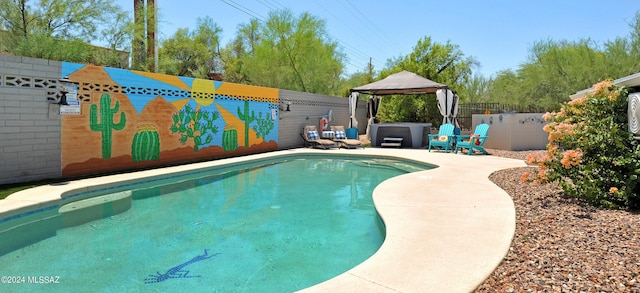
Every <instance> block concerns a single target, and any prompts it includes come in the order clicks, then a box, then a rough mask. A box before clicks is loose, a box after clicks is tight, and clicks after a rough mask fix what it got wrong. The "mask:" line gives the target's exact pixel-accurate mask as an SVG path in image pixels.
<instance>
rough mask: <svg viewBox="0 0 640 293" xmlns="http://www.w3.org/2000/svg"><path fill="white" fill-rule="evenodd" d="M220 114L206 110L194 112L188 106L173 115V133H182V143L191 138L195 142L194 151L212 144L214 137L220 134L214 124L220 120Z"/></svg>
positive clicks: (171, 127) (171, 128)
mask: <svg viewBox="0 0 640 293" xmlns="http://www.w3.org/2000/svg"><path fill="white" fill-rule="evenodd" d="M219 116H220V114H219V113H218V112H215V111H214V112H208V111H206V110H194V109H192V108H191V106H190V105H186V106H185V107H184V108H182V109H181V110H180V112H178V113H174V114H173V124H172V125H171V126H170V130H171V133H176V132H178V133H180V134H181V136H180V142H181V143H183V144H184V143H186V142H187V141H188V140H189V139H190V138H191V139H193V142H194V144H195V145H194V147H193V148H194V151H196V152H197V151H198V150H200V149H201V148H203V147H205V146H208V145H210V144H211V141H212V140H213V135H215V134H217V133H218V126H217V125H214V124H213V122H214V121H215V120H217V119H218V117H219Z"/></svg>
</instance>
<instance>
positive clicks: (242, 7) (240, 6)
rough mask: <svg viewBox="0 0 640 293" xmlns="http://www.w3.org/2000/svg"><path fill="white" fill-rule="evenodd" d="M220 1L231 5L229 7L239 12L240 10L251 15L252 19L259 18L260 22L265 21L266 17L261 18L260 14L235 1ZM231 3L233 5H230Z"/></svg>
mask: <svg viewBox="0 0 640 293" xmlns="http://www.w3.org/2000/svg"><path fill="white" fill-rule="evenodd" d="M220 1H222V2H223V3H225V4H227V5H229V6H231V7H233V8H235V9H237V10H240V11H242V12H244V13H245V14H247V15H249V16H251V17H254V18H257V19H258V20H260V21H264V17H262V16H260V15H259V14H257V13H256V12H254V11H252V10H251V9H249V8H246V7H244V6H242V5H240V4H238V3H236V2H235V1H233V0H220ZM229 2H231V3H229Z"/></svg>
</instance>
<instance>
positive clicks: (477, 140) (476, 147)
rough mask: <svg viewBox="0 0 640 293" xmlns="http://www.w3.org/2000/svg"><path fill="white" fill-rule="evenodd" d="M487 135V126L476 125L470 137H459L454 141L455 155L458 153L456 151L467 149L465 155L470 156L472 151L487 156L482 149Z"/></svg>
mask: <svg viewBox="0 0 640 293" xmlns="http://www.w3.org/2000/svg"><path fill="white" fill-rule="evenodd" d="M488 133H489V124H484V123H483V124H478V126H476V130H475V131H474V132H473V134H472V135H470V136H469V135H460V136H458V139H457V140H456V150H455V153H456V154H457V153H458V149H468V150H469V151H468V153H467V155H471V154H472V153H473V151H478V152H481V153H483V154H485V155H488V154H489V153H487V151H486V150H485V149H484V142H485V140H487V138H488Z"/></svg>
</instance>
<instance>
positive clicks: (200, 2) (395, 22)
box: [115, 0, 640, 77]
mask: <svg viewBox="0 0 640 293" xmlns="http://www.w3.org/2000/svg"><path fill="white" fill-rule="evenodd" d="M115 3H116V4H119V5H120V6H122V8H123V9H124V10H125V11H133V0H116V2H115ZM156 4H157V6H158V9H159V18H160V23H159V33H160V36H159V37H160V41H162V40H163V39H166V38H169V37H171V36H172V35H173V33H174V32H175V31H176V30H177V29H178V28H188V29H190V30H193V29H194V28H195V26H196V19H197V18H199V17H200V18H203V17H206V16H209V17H211V18H212V19H213V21H214V22H215V23H216V24H217V25H218V26H220V27H221V28H222V42H221V44H222V45H223V46H224V45H226V44H227V43H229V42H230V41H231V40H232V39H233V38H234V37H235V35H236V30H237V27H238V25H239V24H246V23H248V22H249V20H250V19H251V18H258V19H259V20H263V21H264V20H266V19H267V18H268V15H269V11H273V10H280V9H289V10H291V11H292V12H293V14H294V15H295V16H299V15H300V14H302V13H304V12H308V13H310V14H311V15H313V16H315V17H317V18H319V19H322V20H324V21H325V25H326V26H325V28H326V30H327V33H328V35H329V37H330V38H331V39H333V40H334V41H336V42H338V43H339V46H340V48H341V50H342V51H343V52H344V53H345V54H346V57H347V63H346V68H345V71H346V73H347V74H351V73H354V72H359V71H360V72H361V71H364V70H365V69H366V68H367V65H368V63H369V61H370V60H371V63H372V64H373V66H374V70H376V71H379V70H381V69H383V68H384V67H385V65H386V63H387V60H389V59H390V58H397V57H399V56H405V55H407V54H409V53H411V52H412V51H413V48H414V47H415V45H416V44H417V43H418V41H419V40H420V39H422V38H425V37H431V40H432V41H433V42H437V43H440V44H445V43H447V42H450V43H451V44H454V45H457V46H459V48H460V50H461V51H462V52H463V53H464V54H465V56H473V57H474V58H475V59H476V60H477V61H479V63H480V68H477V69H475V70H474V73H479V74H482V75H484V76H485V77H491V76H495V75H496V74H497V73H498V72H499V71H502V70H507V69H511V70H517V69H518V68H519V66H520V65H521V64H523V63H525V62H527V56H528V54H529V51H530V48H531V46H532V45H533V44H534V43H535V42H538V41H543V40H549V39H550V40H555V41H562V40H566V41H579V40H582V39H591V40H592V41H594V42H596V43H597V44H599V45H603V44H604V43H605V42H606V41H612V40H614V39H615V38H616V37H628V36H629V34H630V32H631V27H630V24H631V23H632V21H633V19H634V16H635V14H636V12H638V11H640V1H639V0H609V1H601V0H600V1H595V0H553V1H552V0H536V1H519V0H451V1H447V0H439V1H435V0H422V1H421V0H396V1H382V0H156ZM132 15H133V12H132ZM132 18H133V16H132Z"/></svg>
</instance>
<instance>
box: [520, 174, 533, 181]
mask: <svg viewBox="0 0 640 293" xmlns="http://www.w3.org/2000/svg"><path fill="white" fill-rule="evenodd" d="M529 176H531V173H529V172H524V173H522V175H521V176H520V182H522V183H525V182H529Z"/></svg>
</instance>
